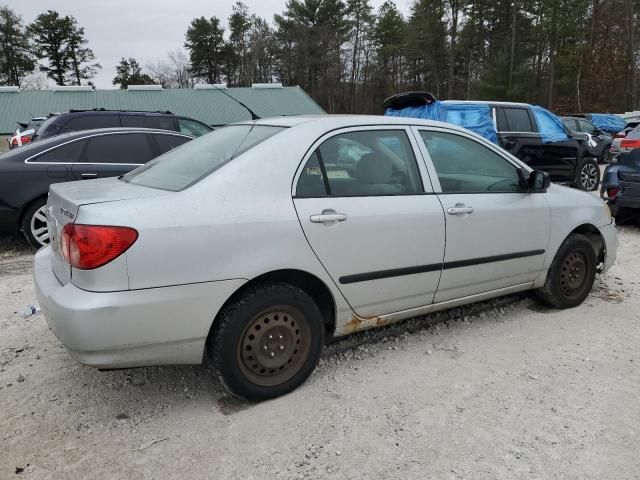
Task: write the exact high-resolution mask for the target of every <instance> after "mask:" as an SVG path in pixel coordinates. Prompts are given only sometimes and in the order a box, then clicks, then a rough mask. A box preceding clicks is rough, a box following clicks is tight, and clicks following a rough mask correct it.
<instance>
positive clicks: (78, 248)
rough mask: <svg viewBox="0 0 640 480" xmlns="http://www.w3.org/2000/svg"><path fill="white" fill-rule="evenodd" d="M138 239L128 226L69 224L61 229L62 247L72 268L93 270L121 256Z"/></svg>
mask: <svg viewBox="0 0 640 480" xmlns="http://www.w3.org/2000/svg"><path fill="white" fill-rule="evenodd" d="M137 239H138V232H137V231H136V230H134V229H133V228H129V227H110V226H104V225H79V224H76V223H68V224H66V225H65V226H64V228H63V229H62V236H61V238H60V249H61V250H62V255H63V257H64V259H65V260H66V261H67V262H69V263H70V264H71V266H72V267H75V268H79V269H81V270H91V269H93V268H98V267H101V266H103V265H106V264H107V263H109V262H110V261H111V260H114V259H115V258H117V257H119V256H120V255H122V254H123V253H124V252H125V251H126V250H127V249H128V248H129V247H130V246H131V245H133V243H134V242H135V241H136V240H137Z"/></svg>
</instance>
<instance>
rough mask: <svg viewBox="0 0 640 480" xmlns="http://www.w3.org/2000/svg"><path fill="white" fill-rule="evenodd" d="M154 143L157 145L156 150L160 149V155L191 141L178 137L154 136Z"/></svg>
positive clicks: (187, 138)
mask: <svg viewBox="0 0 640 480" xmlns="http://www.w3.org/2000/svg"><path fill="white" fill-rule="evenodd" d="M153 138H154V139H155V141H156V143H157V144H158V148H159V149H160V153H161V154H162V153H166V152H168V151H169V150H172V149H174V148H176V147H179V146H180V145H182V144H183V143H187V142H188V141H189V140H191V139H190V138H189V137H180V136H178V135H158V134H156V135H154V136H153Z"/></svg>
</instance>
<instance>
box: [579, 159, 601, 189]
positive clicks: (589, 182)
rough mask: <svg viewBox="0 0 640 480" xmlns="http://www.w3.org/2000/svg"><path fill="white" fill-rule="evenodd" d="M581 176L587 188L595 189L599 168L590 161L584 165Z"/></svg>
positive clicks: (583, 184)
mask: <svg viewBox="0 0 640 480" xmlns="http://www.w3.org/2000/svg"><path fill="white" fill-rule="evenodd" d="M580 178H581V181H582V186H583V187H584V188H585V189H587V190H593V189H594V188H595V187H596V183H597V182H598V170H597V168H596V167H595V166H594V165H592V164H591V163H588V164H586V165H584V166H583V167H582V171H581V172H580Z"/></svg>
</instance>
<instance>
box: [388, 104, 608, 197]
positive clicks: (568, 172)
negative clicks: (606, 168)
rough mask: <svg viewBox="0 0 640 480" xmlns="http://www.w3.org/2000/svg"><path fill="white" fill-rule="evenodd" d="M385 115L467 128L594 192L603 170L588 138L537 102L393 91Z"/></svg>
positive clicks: (562, 180) (555, 179) (558, 179)
mask: <svg viewBox="0 0 640 480" xmlns="http://www.w3.org/2000/svg"><path fill="white" fill-rule="evenodd" d="M384 107H385V115H390V116H400V117H418V118H425V119H428V120H438V121H444V122H448V123H453V124H455V125H459V126H461V127H465V128H467V129H469V130H471V131H474V132H475V133H478V134H480V135H482V136H484V137H485V138H487V139H489V140H491V141H493V142H495V143H497V144H499V145H500V146H501V147H503V148H504V149H505V150H507V151H508V152H509V153H511V154H512V155H514V156H515V157H517V158H519V159H520V160H522V161H523V162H524V163H526V164H527V165H529V166H530V167H531V168H532V169H534V170H542V171H544V172H547V173H549V176H550V177H551V180H552V181H553V182H557V183H564V184H569V185H572V186H575V187H577V188H580V189H582V190H587V191H594V190H597V189H598V186H599V184H600V169H599V168H598V162H597V160H596V159H595V158H592V157H590V156H589V154H588V152H587V149H586V141H585V138H577V137H575V136H574V135H573V134H572V133H571V132H570V131H569V130H568V129H567V127H566V126H565V125H564V124H563V123H562V121H561V120H560V119H559V118H558V117H557V116H555V115H554V114H553V113H551V112H549V111H548V110H545V109H543V108H541V107H538V106H535V105H529V104H526V103H512V102H493V101H481V100H471V101H458V100H444V101H438V100H436V98H435V97H434V96H433V95H432V94H430V93H428V92H408V93H401V94H398V95H394V96H393V97H391V98H388V99H387V100H385V102H384Z"/></svg>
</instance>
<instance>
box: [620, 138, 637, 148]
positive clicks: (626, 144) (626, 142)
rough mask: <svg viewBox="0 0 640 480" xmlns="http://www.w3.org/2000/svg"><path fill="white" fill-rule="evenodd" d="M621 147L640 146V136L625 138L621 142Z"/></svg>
mask: <svg viewBox="0 0 640 480" xmlns="http://www.w3.org/2000/svg"><path fill="white" fill-rule="evenodd" d="M620 148H640V138H638V139H626V138H625V139H624V140H622V142H621V143H620Z"/></svg>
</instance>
